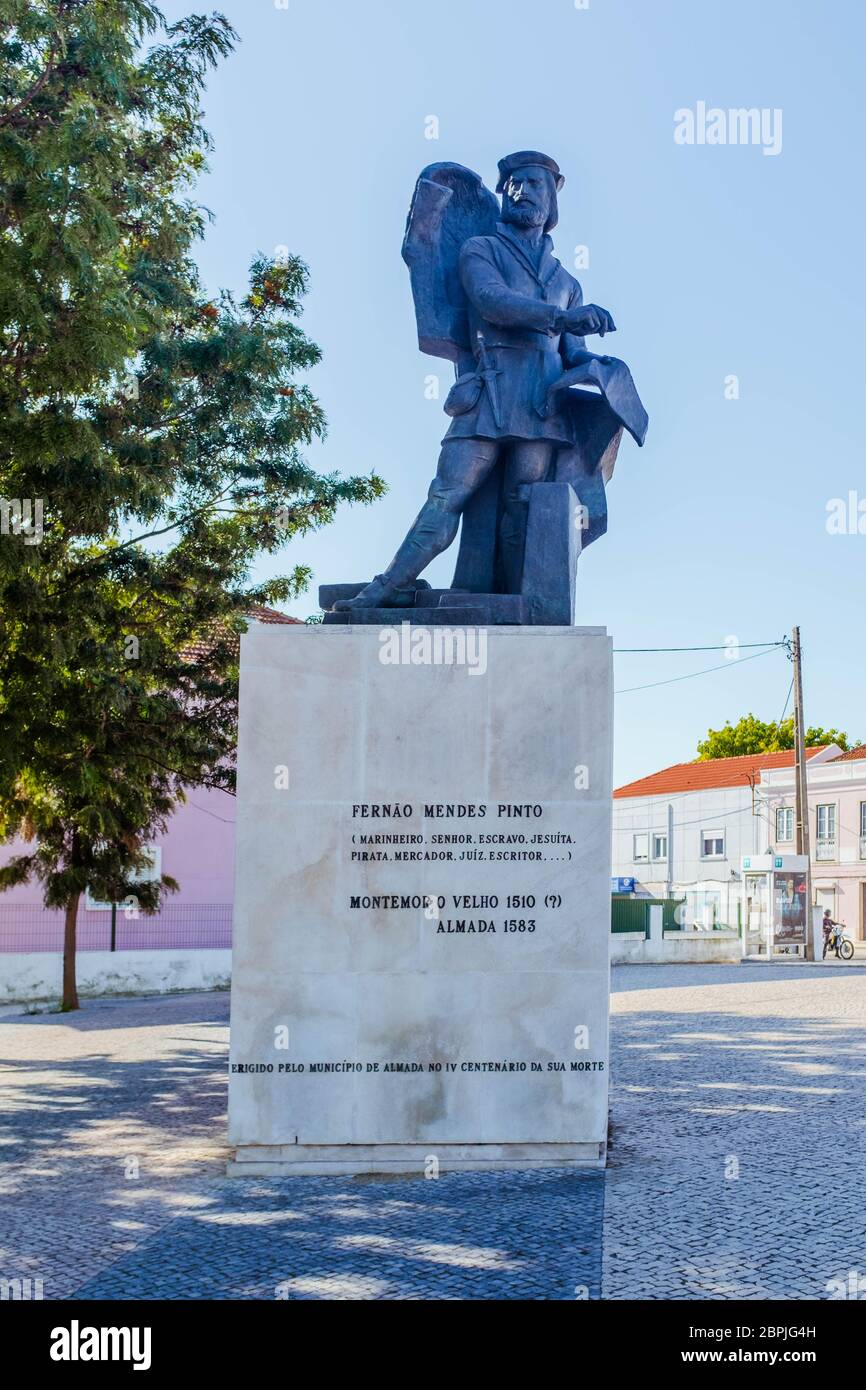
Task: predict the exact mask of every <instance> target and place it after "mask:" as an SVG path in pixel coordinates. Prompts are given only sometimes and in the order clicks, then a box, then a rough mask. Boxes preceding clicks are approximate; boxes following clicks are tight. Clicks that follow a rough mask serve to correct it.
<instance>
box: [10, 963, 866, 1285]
mask: <svg viewBox="0 0 866 1390" xmlns="http://www.w3.org/2000/svg"><path fill="white" fill-rule="evenodd" d="M613 988H614V995H613V1001H612V1002H613V1015H612V1044H613V1063H612V1065H613V1080H614V1090H613V1095H612V1137H613V1144H612V1149H611V1153H610V1160H609V1165H608V1168H607V1171H606V1173H605V1174H603V1175H602V1174H597V1173H577V1174H575V1173H570V1172H567V1171H564V1170H561V1169H556V1170H547V1171H541V1172H527V1173H507V1174H496V1173H472V1174H443V1175H442V1176H440V1177H439V1178H438V1179H437V1180H435V1181H433V1180H425V1179H424V1178H423V1177H422V1176H419V1177H418V1178H412V1179H406V1178H399V1179H397V1178H393V1179H382V1178H373V1179H370V1178H367V1179H363V1178H355V1179H348V1178H281V1179H237V1178H234V1179H230V1178H226V1177H225V1175H224V1166H225V1161H226V1157H227V1154H228V1151H227V1149H226V1146H225V1141H224V1131H225V1092H226V1076H225V1068H226V1055H227V1041H228V995H225V994H200V995H183V996H174V997H167V998H166V997H163V998H159V999H145V1000H118V1001H100V1002H88V1003H86V1004H85V1006H84V1008H83V1009H82V1011H81V1012H80V1013H79V1014H73V1015H68V1016H64V1015H58V1014H45V1015H38V1016H32V1017H16V1018H6V1019H2V1020H0V1279H8V1278H27V1277H30V1278H42V1279H43V1281H44V1295H45V1297H46V1298H54V1299H63V1298H69V1297H71V1296H75V1297H81V1298H88V1299H90V1298H116V1299H127V1298H188V1299H228V1298H256V1299H274V1298H280V1299H335V1298H336V1299H574V1298H587V1297H588V1298H598V1297H599V1296H601V1297H604V1298H606V1299H629V1298H664V1299H725V1298H750V1299H803V1298H816V1297H817V1298H826V1297H827V1296H828V1294H827V1284H828V1282H829V1281H830V1280H832V1279H835V1278H844V1277H846V1276H847V1274H848V1271H849V1270H852V1269H854V1270H858V1271H859V1272H860V1274H861V1275H862V1274H864V1273H866V1221H864V1216H863V1208H862V1203H861V1201H860V1198H859V1176H860V1174H861V1173H862V1171H863V1159H864V1151H866V1106H864V1089H866V1087H864V1078H866V970H863V969H861V968H859V967H858V966H856V965H854V966H849V967H842V968H840V967H838V966H835V965H832V966H829V967H826V968H825V967H820V966H815V967H794V966H791V967H784V966H780V967H771V966H766V965H756V966H750V965H737V966H730V967H728V966H621V967H617V968H616V969H615V970H614V972H613Z"/></svg>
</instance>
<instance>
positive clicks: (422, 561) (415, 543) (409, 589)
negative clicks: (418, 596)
mask: <svg viewBox="0 0 866 1390" xmlns="http://www.w3.org/2000/svg"><path fill="white" fill-rule="evenodd" d="M459 525H460V514H459V512H455V511H454V510H453V509H452V508H450V507H448V506H446V504H445V502H444V501H443V500H442V499H441V498H439V497H435V496H433V497H430V498H428V500H427V501H426V502H425V503H424V506H423V507H422V508H421V510H420V512H419V513H418V515H417V517H416V518H415V521H414V522H413V524H412V527H411V530H410V531H409V534H408V535H407V537H406V539H405V540H404V542H403V544H402V545H401V546H400V549H399V550H398V551H397V554H396V555H395V556H394V558H393V560H392V561H391V563H390V565H389V566H388V568H387V569H386V570H385V572H384V574H377V575H376V578H375V579H372V580H371V581H370V583H369V584H368V585H367V586H366V588H364V589H362V590H361V592H360V593H359V594H356V595H355V597H354V598H343V599H340V600H339V601H338V602H337V603H335V604H334V611H335V612H338V613H346V612H351V610H352V609H353V608H411V606H412V605H413V603H414V602H415V588H414V584H415V580H416V579H417V578H418V575H419V574H420V573H421V571H422V570H423V569H426V567H427V566H428V565H429V563H430V561H431V560H434V559H435V558H436V556H437V555H439V554H441V552H442V551H443V550H447V549H448V546H449V545H450V544H451V542H452V541H453V539H454V537H455V536H456V535H457V528H458V526H459Z"/></svg>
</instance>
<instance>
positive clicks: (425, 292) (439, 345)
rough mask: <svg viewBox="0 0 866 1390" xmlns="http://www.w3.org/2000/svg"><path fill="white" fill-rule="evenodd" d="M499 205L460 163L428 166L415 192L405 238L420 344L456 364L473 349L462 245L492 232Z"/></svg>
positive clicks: (421, 346)
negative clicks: (462, 277)
mask: <svg viewBox="0 0 866 1390" xmlns="http://www.w3.org/2000/svg"><path fill="white" fill-rule="evenodd" d="M498 220H499V203H498V202H497V200H496V198H495V197H494V196H493V194H492V193H491V192H490V190H489V188H486V187H485V185H484V182H483V180H482V179H481V178H479V176H478V174H475V173H473V172H472V170H471V169H466V168H464V166H463V165H462V164H428V166H427V168H426V169H422V171H421V174H420V176H419V178H418V182H417V183H416V185H415V192H414V193H413V195H412V205H411V207H410V208H409V216H408V218H407V220H406V235H405V237H404V239H403V259H404V261H405V262H406V264H407V265H408V267H409V275H410V279H411V283H412V298H413V300H414V301H415V319H416V322H417V325H418V346H419V347H420V349H421V351H422V352H427V353H429V354H430V355H431V356H433V357H445V358H447V359H448V360H449V361H451V362H456V361H457V360H458V359H459V358H460V357H461V356H462V355H463V354H465V353H468V352H471V345H470V342H469V325H468V312H467V303H466V295H465V294H464V291H463V286H462V284H461V283H460V269H459V261H460V249H461V247H462V246H463V243H464V242H465V241H468V239H469V238H470V237H473V236H491V235H492V234H493V232H494V231H495V230H496V223H497V221H498Z"/></svg>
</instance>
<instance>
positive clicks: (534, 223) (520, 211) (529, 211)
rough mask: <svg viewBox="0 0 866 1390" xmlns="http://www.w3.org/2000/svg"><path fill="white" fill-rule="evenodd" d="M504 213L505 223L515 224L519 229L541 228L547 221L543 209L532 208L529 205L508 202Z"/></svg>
mask: <svg viewBox="0 0 866 1390" xmlns="http://www.w3.org/2000/svg"><path fill="white" fill-rule="evenodd" d="M504 211H505V220H506V222H516V223H517V225H518V226H519V227H543V226H544V224H545V222H546V221H547V212H546V211H545V209H544V208H539V207H533V206H532V204H530V203H512V202H511V201H510V200H509V201H508V202H506V204H505V209H504Z"/></svg>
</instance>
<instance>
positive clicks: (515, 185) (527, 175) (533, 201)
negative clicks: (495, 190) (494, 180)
mask: <svg viewBox="0 0 866 1390" xmlns="http://www.w3.org/2000/svg"><path fill="white" fill-rule="evenodd" d="M552 196H553V178H552V177H551V175H550V173H549V172H548V170H547V169H542V168H541V166H540V165H538V164H527V165H526V167H525V168H523V169H515V170H514V173H513V174H511V176H510V177H509V179H508V182H507V183H506V185H505V188H504V189H503V193H502V217H503V220H504V221H505V222H516V223H517V224H518V226H521V227H545V226H546V225H547V222H548V219H549V216H550V204H551V198H552Z"/></svg>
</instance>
